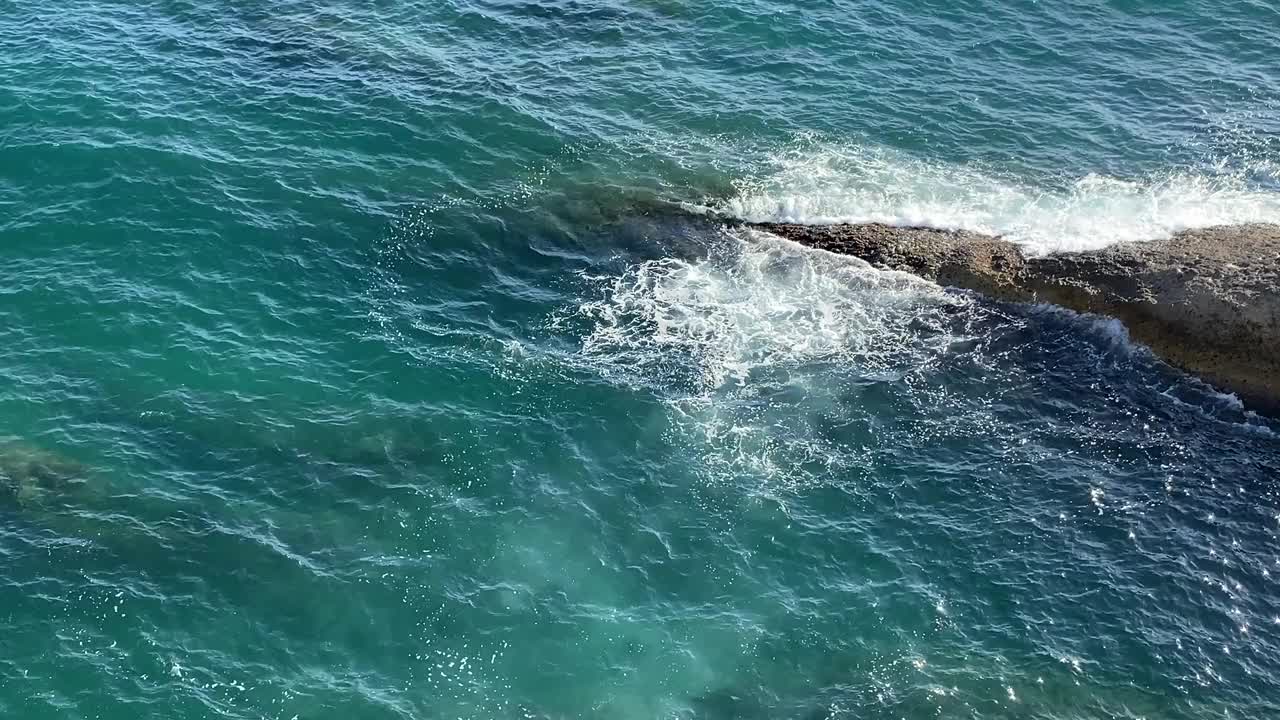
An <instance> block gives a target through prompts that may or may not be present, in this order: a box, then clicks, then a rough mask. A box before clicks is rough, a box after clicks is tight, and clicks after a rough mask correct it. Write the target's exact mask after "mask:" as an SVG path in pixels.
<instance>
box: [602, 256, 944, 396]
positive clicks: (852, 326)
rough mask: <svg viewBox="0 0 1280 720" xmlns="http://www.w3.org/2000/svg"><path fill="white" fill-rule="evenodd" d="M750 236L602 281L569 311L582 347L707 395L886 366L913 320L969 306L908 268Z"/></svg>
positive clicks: (900, 349)
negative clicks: (751, 383) (770, 375)
mask: <svg viewBox="0 0 1280 720" xmlns="http://www.w3.org/2000/svg"><path fill="white" fill-rule="evenodd" d="M746 235H747V236H748V237H742V236H738V235H733V234H726V235H725V238H724V243H723V244H722V245H720V246H719V247H717V248H715V249H714V250H713V251H712V252H711V253H710V255H709V256H708V257H706V258H703V259H699V260H692V261H690V260H683V259H678V258H664V259H660V260H651V261H648V262H644V263H640V264H638V265H636V266H634V267H632V268H631V269H629V270H628V271H627V272H626V273H624V274H623V275H622V276H620V277H616V278H611V279H607V280H602V281H600V282H601V297H600V299H596V300H591V301H589V302H586V303H583V304H582V305H581V306H580V307H579V308H578V310H577V314H578V315H580V316H582V317H585V318H587V319H588V320H589V321H590V322H591V330H590V333H589V335H588V336H587V337H586V339H585V340H584V341H583V353H584V354H585V355H587V356H589V357H592V358H596V359H598V360H601V361H608V362H609V363H611V364H613V365H615V366H616V368H617V369H618V370H619V371H620V372H626V373H628V374H635V373H641V374H644V375H646V376H647V377H651V378H652V377H658V376H664V375H665V376H666V379H668V380H674V379H683V380H686V381H692V384H690V383H688V382H680V383H676V384H678V385H681V386H683V387H685V388H686V389H696V390H697V391H699V392H711V391H715V390H717V389H719V388H723V387H725V386H727V385H741V384H743V383H745V382H747V380H748V379H749V378H751V377H752V376H753V375H754V374H759V373H762V372H767V371H770V370H778V369H785V368H794V367H798V366H800V365H803V364H804V363H809V362H818V361H830V360H840V361H842V362H846V363H848V362H855V363H858V364H859V365H861V366H864V367H866V368H867V369H868V370H872V369H874V368H880V367H887V366H889V365H892V364H894V363H893V362H892V359H893V358H894V357H896V356H899V355H901V354H902V353H904V352H908V351H909V348H910V347H911V346H912V345H914V344H915V338H914V333H912V332H910V331H909V327H911V326H916V325H918V324H919V323H920V322H922V321H923V320H924V317H923V316H926V315H928V314H929V312H937V311H939V309H940V308H943V307H946V306H951V305H955V304H960V303H964V302H966V301H965V300H963V299H961V298H958V297H955V296H952V295H948V294H947V293H945V292H944V291H943V290H942V289H941V288H939V287H938V286H936V285H934V284H932V283H927V282H924V281H921V280H919V279H917V278H914V277H912V276H910V275H907V274H905V273H896V272H877V271H874V270H872V269H871V268H870V266H868V265H867V264H866V263H864V262H862V261H860V260H857V259H855V258H850V257H844V256H839V255H834V254H831V253H826V252H822V251H814V250H809V249H806V248H802V247H800V246H799V245H796V244H795V243H792V242H790V241H786V240H782V239H780V238H777V237H775V236H772V235H769V234H766V233H756V232H751V231H746ZM924 308H929V309H930V310H929V311H928V312H926V311H925V310H924ZM904 360H905V359H904ZM653 371H657V372H656V373H655V372H653ZM677 375H679V376H682V377H681V378H676V377H675V376H677Z"/></svg>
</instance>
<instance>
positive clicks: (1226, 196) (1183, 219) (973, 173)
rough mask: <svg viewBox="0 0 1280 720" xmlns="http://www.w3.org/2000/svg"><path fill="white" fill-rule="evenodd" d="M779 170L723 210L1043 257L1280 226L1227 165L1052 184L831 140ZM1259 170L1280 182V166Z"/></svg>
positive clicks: (793, 155)
mask: <svg viewBox="0 0 1280 720" xmlns="http://www.w3.org/2000/svg"><path fill="white" fill-rule="evenodd" d="M769 168H770V169H769V170H767V171H766V172H764V173H762V174H761V175H760V176H759V177H757V178H756V179H754V180H752V181H749V182H744V183H742V185H741V188H740V192H739V193H738V194H737V195H736V196H735V197H733V198H731V199H730V200H728V201H726V202H724V203H723V204H722V205H720V206H718V207H716V208H715V210H717V211H719V212H722V213H727V214H729V215H732V216H736V217H739V218H742V219H744V220H750V221H762V222H763V221H773V222H796V223H806V224H833V223H850V222H881V223H887V224H891V225H911V226H927V227H936V228H943V229H966V230H972V231H975V232H982V233H987V234H992V235H1003V236H1006V237H1008V238H1009V239H1011V240H1014V241H1016V242H1019V243H1022V244H1023V245H1025V246H1026V247H1028V249H1029V250H1031V251H1032V252H1041V253H1043V252H1057V251H1071V250H1086V249H1092V248H1098V247H1104V246H1106V245H1110V244H1112V243H1116V242H1123V241H1141V240H1151V239H1155V238H1161V237H1167V236H1168V235H1170V234H1172V233H1174V232H1177V231H1179V230H1184V229H1188V228H1199V227H1208V226H1212V225H1221V224H1237V223H1245V222H1280V193H1277V192H1272V191H1267V190H1263V189H1258V188H1256V187H1254V186H1252V184H1251V183H1249V182H1247V181H1246V180H1245V179H1244V178H1243V177H1242V176H1241V174H1240V173H1231V172H1226V171H1225V170H1224V171H1223V172H1218V173H1201V174H1194V173H1170V174H1167V175H1166V176H1164V177H1159V178H1151V179H1147V180H1140V181H1135V180H1121V179H1116V178H1109V177H1103V176H1099V175H1088V176H1086V177H1083V178H1079V179H1077V180H1076V181H1074V182H1072V183H1066V184H1064V185H1065V187H1062V188H1055V189H1045V188H1041V187H1035V186H1032V185H1030V184H1026V183H1023V182H1019V181H1016V180H1013V179H1010V178H1002V177H1000V176H999V175H998V174H997V173H992V172H986V171H982V170H979V169H974V168H970V167H963V166H957V165H948V164H945V163H940V162H935V161H925V160H920V159H918V158H914V157H911V156H907V155H904V154H902V153H897V152H893V151H889V150H884V149H874V148H867V147H862V146H838V145H831V144H826V145H814V144H804V145H802V146H797V147H792V148H789V149H787V150H784V151H781V152H778V153H775V154H774V155H773V156H772V157H771V158H770V161H769ZM1255 170H1258V171H1260V174H1263V175H1275V176H1276V177H1277V179H1280V171H1278V170H1277V169H1275V168H1271V169H1270V170H1268V169H1267V168H1260V169H1259V168H1255ZM1256 174H1259V173H1258V172H1255V175H1256Z"/></svg>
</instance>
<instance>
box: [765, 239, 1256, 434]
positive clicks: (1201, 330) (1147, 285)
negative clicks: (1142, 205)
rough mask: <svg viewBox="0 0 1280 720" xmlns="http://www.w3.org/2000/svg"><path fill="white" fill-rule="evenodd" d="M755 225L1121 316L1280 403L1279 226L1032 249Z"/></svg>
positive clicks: (955, 279) (1207, 369) (1185, 357)
mask: <svg viewBox="0 0 1280 720" xmlns="http://www.w3.org/2000/svg"><path fill="white" fill-rule="evenodd" d="M752 227H754V228H756V229H758V230H763V231H766V232H770V233H773V234H775V235H780V236H782V237H785V238H788V239H790V240H794V241H796V242H799V243H802V244H804V245H809V246H812V247H817V248H822V249H824V250H829V251H832V252H837V253H843V254H848V255H854V256H857V257H860V258H862V259H863V260H866V261H867V262H870V263H871V264H873V265H876V266H879V267H886V268H893V269H898V270H906V271H909V272H912V273H915V274H917V275H920V276H922V277H925V278H928V279H930V280H934V281H936V282H938V283H939V284H942V285H949V286H954V287H960V288H967V289H970V290H975V291H978V292H981V293H983V294H985V295H989V296H991V297H993V298H998V299H1002V300H1010V301H1015V302H1043V303H1051V304H1054V305H1060V306H1062V307H1066V308H1070V309H1072V310H1075V311H1078V312H1083V313H1097V314H1101V315H1108V316H1111V317H1114V318H1116V319H1118V320H1121V321H1122V322H1123V323H1124V324H1125V326H1126V327H1127V328H1128V330H1129V334H1130V337H1132V338H1133V339H1134V340H1136V341H1138V342H1140V343H1142V344H1144V345H1146V346H1148V347H1150V348H1151V349H1152V350H1153V351H1155V352H1156V353H1157V354H1158V355H1160V356H1161V357H1162V358H1164V359H1165V360H1166V361H1167V362H1169V363H1170V364H1172V365H1174V366H1177V367H1179V368H1181V369H1183V370H1186V371H1187V372H1191V373H1194V374H1196V375H1199V376H1200V377H1202V378H1204V379H1205V380H1206V381H1208V382H1210V383H1212V384H1213V385H1215V386H1217V387H1219V388H1221V389H1223V390H1227V391H1230V392H1234V393H1236V394H1237V395H1238V396H1239V397H1240V398H1241V399H1242V400H1243V401H1244V402H1245V403H1246V404H1248V405H1250V406H1252V407H1255V408H1257V409H1260V410H1263V411H1266V412H1269V413H1277V412H1278V411H1280V226H1277V225H1236V226H1223V227H1214V228H1208V229H1203V230H1188V231H1185V232H1181V233H1178V234H1177V235H1175V236H1173V237H1172V238H1169V239H1166V240H1152V241H1149V242H1141V243H1123V244H1118V245H1112V246H1110V247H1108V248H1106V249H1103V250H1096V251H1090V252H1080V253H1061V254H1054V255H1048V256H1043V257H1036V256H1028V255H1026V254H1024V253H1023V252H1022V250H1021V249H1020V247H1019V246H1018V245H1016V244H1014V243H1012V242H1009V241H1007V240H1002V239H1000V238H998V237H992V236H988V235H979V234H974V233H969V232H954V231H945V230H933V229H928V228H903V227H892V226H888V225H877V224H866V225H827V226H822V225H788V224H773V223H762V224H753V225H752Z"/></svg>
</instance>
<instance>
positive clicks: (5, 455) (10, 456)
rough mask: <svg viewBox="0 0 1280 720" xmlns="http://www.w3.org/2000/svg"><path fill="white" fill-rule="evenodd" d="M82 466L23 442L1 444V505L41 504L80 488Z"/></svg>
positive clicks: (82, 479)
mask: <svg viewBox="0 0 1280 720" xmlns="http://www.w3.org/2000/svg"><path fill="white" fill-rule="evenodd" d="M85 476H86V469H85V467H84V466H83V465H81V464H80V463H78V462H76V461H75V460H71V459H70V458H66V457H63V456H61V455H58V454H56V453H52V452H49V451H47V450H43V449H41V448H38V447H33V446H31V445H27V444H25V443H7V442H0V502H4V503H8V504H12V505H16V506H18V507H31V506H35V505H41V504H44V503H46V502H47V501H49V500H50V499H52V498H53V497H57V496H62V495H65V494H66V493H67V492H68V491H71V490H72V489H74V488H78V487H80V486H82V485H83V484H84V482H85Z"/></svg>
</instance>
